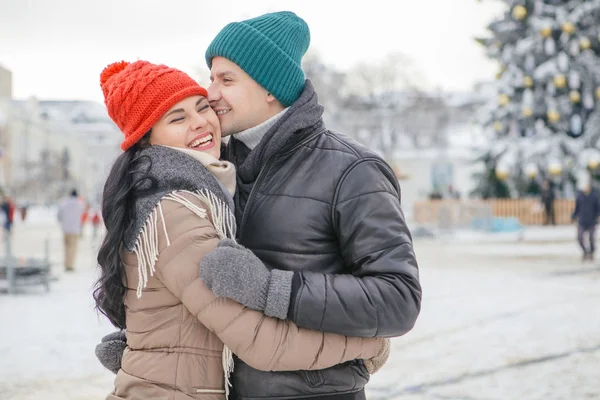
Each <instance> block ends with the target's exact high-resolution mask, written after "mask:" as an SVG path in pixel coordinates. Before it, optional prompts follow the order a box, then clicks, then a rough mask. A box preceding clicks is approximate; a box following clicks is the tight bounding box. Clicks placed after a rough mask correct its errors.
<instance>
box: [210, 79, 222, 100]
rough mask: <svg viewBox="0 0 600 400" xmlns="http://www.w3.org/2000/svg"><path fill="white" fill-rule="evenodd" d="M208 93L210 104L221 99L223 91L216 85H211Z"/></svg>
mask: <svg viewBox="0 0 600 400" xmlns="http://www.w3.org/2000/svg"><path fill="white" fill-rule="evenodd" d="M207 91H208V102H209V103H213V102H216V101H219V100H220V99H221V91H220V90H219V88H218V87H217V85H215V84H214V83H211V84H210V86H209V87H208V89H207Z"/></svg>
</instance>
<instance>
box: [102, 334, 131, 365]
mask: <svg viewBox="0 0 600 400" xmlns="http://www.w3.org/2000/svg"><path fill="white" fill-rule="evenodd" d="M126 347H127V337H126V336H125V331H117V332H113V333H109V334H108V335H106V336H104V337H103V338H102V339H101V341H100V344H98V345H97V346H96V357H97V358H98V360H99V361H100V363H101V364H102V365H103V366H104V368H106V369H108V370H110V371H112V372H113V373H114V374H116V373H117V372H119V370H120V369H121V359H122V358H123V351H124V350H125V348H126Z"/></svg>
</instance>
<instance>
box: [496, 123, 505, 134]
mask: <svg viewBox="0 0 600 400" xmlns="http://www.w3.org/2000/svg"><path fill="white" fill-rule="evenodd" d="M494 130H495V131H496V132H502V131H503V130H504V125H503V124H502V122H500V121H496V122H494Z"/></svg>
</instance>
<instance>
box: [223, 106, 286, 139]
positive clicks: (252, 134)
mask: <svg viewBox="0 0 600 400" xmlns="http://www.w3.org/2000/svg"><path fill="white" fill-rule="evenodd" d="M288 109H289V107H288V108H286V109H284V110H283V111H281V112H280V113H278V114H276V115H274V116H272V117H271V118H269V119H268V120H266V121H265V122H263V123H261V124H259V125H256V126H254V127H252V128H249V129H246V130H245V131H241V132H238V133H234V134H233V137H234V138H236V139H237V140H239V141H241V142H242V143H244V144H245V145H246V147H247V148H249V149H250V150H252V149H254V148H255V147H256V146H258V144H259V143H260V141H261V140H262V138H263V136H265V133H267V131H268V130H269V129H271V127H272V126H273V125H275V123H276V122H277V121H279V119H280V118H281V117H283V114H285V113H286V112H287V110H288ZM223 142H225V143H228V142H229V136H227V137H224V138H223Z"/></svg>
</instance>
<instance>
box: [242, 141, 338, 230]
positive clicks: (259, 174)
mask: <svg viewBox="0 0 600 400" xmlns="http://www.w3.org/2000/svg"><path fill="white" fill-rule="evenodd" d="M325 131H327V129H321V130H319V131H317V132H315V133H312V134H311V135H309V136H308V137H307V138H306V139H304V140H303V141H301V142H300V143H298V144H297V145H295V146H294V147H292V148H291V149H290V150H288V151H286V152H285V153H282V154H280V155H285V154H287V153H290V152H292V151H294V150H296V149H297V148H298V147H300V146H303V145H304V143H306V142H308V141H309V140H312V138H313V137H315V136H317V135H320V134H321V133H323V132H325ZM276 155H277V154H273V155H272V156H271V157H269V159H268V160H267V161H266V162H265V165H264V166H263V167H262V169H261V170H260V172H259V173H258V176H257V177H256V182H254V185H253V186H252V189H251V190H250V195H248V200H247V201H246V207H245V208H244V213H243V214H242V221H241V222H240V226H239V227H238V229H239V234H238V238H239V239H240V240H241V239H242V237H243V234H244V228H245V227H246V220H247V219H248V213H249V210H250V204H251V201H252V200H253V199H254V197H256V196H255V194H256V190H257V188H258V185H259V184H260V182H261V178H262V177H263V176H264V174H265V171H267V170H268V169H269V167H270V165H269V163H270V162H271V160H272V159H273V158H274V157H275V156H276Z"/></svg>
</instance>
